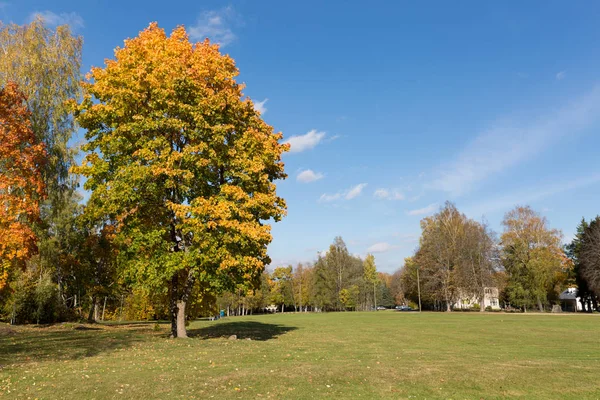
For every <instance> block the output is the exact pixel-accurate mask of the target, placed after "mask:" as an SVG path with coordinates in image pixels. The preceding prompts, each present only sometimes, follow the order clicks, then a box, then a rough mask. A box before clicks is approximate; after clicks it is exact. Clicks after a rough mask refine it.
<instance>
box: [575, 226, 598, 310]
mask: <svg viewBox="0 0 600 400" xmlns="http://www.w3.org/2000/svg"><path fill="white" fill-rule="evenodd" d="M582 236H583V237H582V240H581V243H580V245H579V249H578V251H577V253H578V258H577V260H578V264H579V268H578V272H579V274H580V281H583V282H585V288H586V289H587V290H586V292H587V293H586V292H584V295H587V297H588V298H589V300H590V301H591V303H592V305H593V309H594V310H595V309H597V308H598V297H600V216H598V217H596V218H595V219H593V220H592V221H591V222H590V223H589V225H588V226H586V227H584V229H583V235H582ZM590 292H591V293H590ZM588 307H589V303H588Z"/></svg>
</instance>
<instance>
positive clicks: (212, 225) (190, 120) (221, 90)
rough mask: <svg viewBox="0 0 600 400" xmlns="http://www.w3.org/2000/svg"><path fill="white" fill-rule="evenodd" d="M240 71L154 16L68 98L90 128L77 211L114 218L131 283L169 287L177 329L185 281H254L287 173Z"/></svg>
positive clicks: (218, 286) (280, 209)
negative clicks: (84, 195)
mask: <svg viewBox="0 0 600 400" xmlns="http://www.w3.org/2000/svg"><path fill="white" fill-rule="evenodd" d="M237 75H238V70H237V68H236V66H235V63H234V61H233V60H232V59H231V58H230V57H229V56H226V55H222V54H221V53H220V52H219V48H218V46H217V45H212V44H210V43H209V41H208V40H206V41H204V42H203V43H196V44H192V43H190V41H189V39H188V36H187V33H186V31H185V29H184V28H183V27H178V28H176V29H175V30H174V31H173V33H172V34H171V36H169V37H168V36H167V35H166V34H165V32H164V30H162V29H161V28H159V27H158V25H157V24H156V23H153V24H151V25H150V26H149V27H148V28H147V29H145V30H144V31H142V32H141V33H140V35H139V36H138V37H136V38H134V39H129V40H127V41H125V46H124V47H123V48H117V49H116V50H115V59H114V60H108V61H107V62H106V66H105V67H104V68H93V69H92V71H91V73H90V74H89V76H88V81H87V82H86V83H85V84H84V94H85V95H84V99H83V101H82V102H81V103H80V104H79V105H77V106H76V116H77V121H78V122H79V124H80V125H81V126H82V127H83V128H84V129H86V130H87V133H86V138H87V139H88V143H87V144H86V145H85V146H84V150H85V151H87V152H88V154H87V155H86V158H85V160H84V162H83V164H82V165H81V166H80V167H78V168H77V169H76V171H77V172H79V173H81V174H83V175H84V176H86V177H87V178H88V180H87V182H86V184H85V188H87V189H88V190H91V191H92V194H91V197H90V200H89V204H88V207H87V209H86V212H87V213H88V215H90V217H91V218H94V219H95V220H97V221H106V223H110V224H112V225H114V226H115V232H116V237H115V240H116V242H117V244H118V245H119V247H120V251H119V263H120V265H122V266H123V271H122V273H123V275H124V277H125V278H126V279H127V280H128V282H130V283H131V284H133V285H143V286H146V287H152V288H155V289H156V290H159V289H160V290H164V291H167V292H168V294H169V298H170V305H169V309H170V313H171V333H172V336H174V337H186V336H187V334H186V329H185V318H186V304H187V302H188V301H189V300H190V296H191V295H192V293H193V289H194V287H198V286H201V287H203V288H205V289H206V288H208V289H210V291H212V292H219V291H224V290H231V291H233V290H235V289H236V287H237V285H239V284H242V283H251V284H252V285H254V286H257V285H258V284H259V282H260V277H261V273H262V271H263V269H264V266H265V264H268V263H269V262H270V259H269V257H268V255H267V252H266V251H267V245H268V244H269V243H270V241H271V233H270V225H269V224H268V223H267V222H266V221H269V220H271V219H272V220H273V221H279V220H280V219H281V218H282V217H283V215H284V214H285V208H286V206H285V202H284V200H283V199H282V198H280V197H278V196H277V195H276V185H275V184H274V181H275V180H277V179H284V178H285V177H286V175H285V173H284V169H283V167H284V166H283V163H282V162H281V154H282V153H283V152H284V151H286V150H287V148H288V146H287V145H285V144H281V143H279V141H280V140H281V139H282V135H281V133H274V131H273V128H272V127H270V126H269V125H267V124H266V123H265V122H264V121H263V120H262V119H261V118H260V114H259V113H257V112H256V111H255V110H254V105H253V103H252V101H251V100H250V99H248V98H244V97H243V93H242V88H243V86H242V85H239V84H238V83H236V81H235V78H236V76H237ZM208 289H207V290H208Z"/></svg>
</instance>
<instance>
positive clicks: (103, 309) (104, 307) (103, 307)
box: [101, 296, 106, 321]
mask: <svg viewBox="0 0 600 400" xmlns="http://www.w3.org/2000/svg"><path fill="white" fill-rule="evenodd" d="M104 311H106V296H104V306H102V318H101V319H102V321H104Z"/></svg>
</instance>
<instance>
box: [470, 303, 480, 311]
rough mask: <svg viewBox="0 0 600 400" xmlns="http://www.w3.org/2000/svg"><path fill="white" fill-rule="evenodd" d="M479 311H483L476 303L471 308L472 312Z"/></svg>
mask: <svg viewBox="0 0 600 400" xmlns="http://www.w3.org/2000/svg"><path fill="white" fill-rule="evenodd" d="M479 310H481V306H480V305H479V304H477V303H475V304H473V305H472V306H471V311H479Z"/></svg>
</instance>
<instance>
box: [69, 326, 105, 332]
mask: <svg viewBox="0 0 600 400" xmlns="http://www.w3.org/2000/svg"><path fill="white" fill-rule="evenodd" d="M73 329H75V330H76V331H101V330H102V329H101V328H92V327H91V326H85V325H79V326H76V327H75V328H73Z"/></svg>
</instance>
